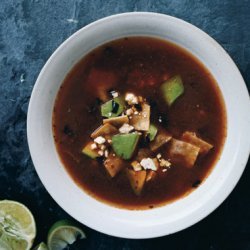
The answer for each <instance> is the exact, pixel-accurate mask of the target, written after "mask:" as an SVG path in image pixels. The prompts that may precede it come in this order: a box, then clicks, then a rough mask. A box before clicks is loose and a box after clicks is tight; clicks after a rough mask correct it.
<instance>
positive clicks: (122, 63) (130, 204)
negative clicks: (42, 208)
mask: <svg viewBox="0 0 250 250" xmlns="http://www.w3.org/2000/svg"><path fill="white" fill-rule="evenodd" d="M239 96H240V98H239ZM249 114H250V112H249V96H248V93H247V90H246V87H245V84H244V81H243V79H242V77H241V75H240V73H239V71H238V69H237V68H236V66H235V65H234V63H233V62H232V60H231V59H230V57H229V56H228V55H227V54H226V52H225V51H224V50H223V49H222V48H221V47H220V46H219V45H218V44H217V43H216V42H215V41H214V40H213V39H211V38H210V37H209V36H208V35H206V34H205V33H204V32H202V31H201V30H199V29H197V28H196V27H194V26H192V25H190V24H188V23H186V22H184V21H181V20H179V19H176V18H173V17H169V16H166V15H161V14H155V13H125V14H120V15H115V16H111V17H108V18H105V19H102V20H100V21H97V22H95V23H93V24H90V25H88V26H86V27H84V28H83V29H81V30H80V31H78V32H76V33H75V34H74V35H73V36H71V37H70V38H69V39H68V40H66V41H65V42H64V43H63V44H62V45H61V46H60V47H59V48H58V49H57V50H56V52H55V53H54V54H53V55H52V56H51V58H50V59H49V60H48V62H47V63H46V65H45V66H44V68H43V70H42V71H41V73H40V75H39V77H38V79H37V82H36V85H35V87H34V90H33V93H32V97H31V100H30V105H29V111H28V121H27V123H28V141H29V148H30V152H31V156H32V160H33V162H34V165H35V168H36V170H37V173H38V175H39V177H40V179H41V180H42V182H43V183H44V185H45V187H46V188H47V190H48V192H49V193H50V194H51V196H52V197H53V198H54V199H55V200H56V202H57V203H58V204H59V205H60V206H61V207H62V208H63V209H65V211H67V212H68V213H69V214H70V215H72V216H73V217H74V218H75V219H77V220H78V221H80V222H82V223H84V224H86V225H87V226H90V227H92V228H94V229H96V230H98V231H101V232H104V233H107V234H110V235H114V236H119V237H126V238H151V237H157V236H162V235H166V234H170V233H174V232H176V231H179V230H182V229H184V228H186V227H188V226H190V225H192V224H194V223H196V222H197V221H199V220H201V219H202V218H204V217H205V216H207V215H208V214H209V213H210V212H212V211H213V210H214V209H215V208H216V207H217V206H218V205H219V204H221V202H222V201H223V200H224V199H225V198H226V197H227V196H228V195H229V193H230V192H231V191H232V189H233V188H234V186H235V185H236V183H237V181H238V180H239V178H240V176H241V174H242V172H243V170H244V167H245V164H246V161H247V158H248V155H249V148H250V139H249V138H248V137H247V136H245V134H246V131H247V128H248V127H249V125H250V122H249V119H250V118H249Z"/></svg>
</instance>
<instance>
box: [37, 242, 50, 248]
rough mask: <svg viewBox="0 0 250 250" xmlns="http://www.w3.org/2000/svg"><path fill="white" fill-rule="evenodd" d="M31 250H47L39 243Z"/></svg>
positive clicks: (44, 245)
mask: <svg viewBox="0 0 250 250" xmlns="http://www.w3.org/2000/svg"><path fill="white" fill-rule="evenodd" d="M33 250H48V247H47V246H46V244H45V243H44V242H41V243H40V244H39V245H38V246H36V247H35V248H34V249H33Z"/></svg>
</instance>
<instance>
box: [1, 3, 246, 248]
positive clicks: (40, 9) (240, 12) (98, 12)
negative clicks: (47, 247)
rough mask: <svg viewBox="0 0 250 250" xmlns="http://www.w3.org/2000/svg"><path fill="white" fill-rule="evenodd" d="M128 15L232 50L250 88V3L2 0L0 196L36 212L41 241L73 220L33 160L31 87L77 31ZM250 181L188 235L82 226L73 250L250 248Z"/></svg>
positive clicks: (37, 240) (240, 185) (241, 181)
mask: <svg viewBox="0 0 250 250" xmlns="http://www.w3.org/2000/svg"><path fill="white" fill-rule="evenodd" d="M128 11H153V12H160V13H165V14H169V15H172V16H176V17H179V18H182V19H184V20H186V21H188V22H190V23H192V24H194V25H196V26H198V27H199V28H201V29H203V30H204V31H205V32H207V33H208V34H209V35H211V36H212V37H213V38H215V39H216V40H217V41H218V42H219V43H220V44H221V45H222V46H223V47H224V48H225V49H226V50H227V51H228V53H229V54H230V55H231V56H232V58H233V59H234V60H235V62H236V64H237V65H238V67H239V69H240V71H241V72H242V75H243V77H244V78H245V81H246V82H247V84H248V88H249V87H250V85H249V84H250V42H249V41H250V30H249V27H250V14H249V13H250V1H249V0H241V1H237V0H231V1H230V0H224V1H222V0H192V1H191V0H168V1H164V0H140V1H136V0H124V1H118V0H107V1H102V0H95V1H90V0H58V1H56V0H23V1H22V0H1V1H0V199H14V200H18V201H21V202H23V203H25V204H26V205H27V206H28V207H29V208H30V209H31V210H32V212H33V213H34V216H35V218H36V222H37V228H38V233H37V238H36V243H38V242H40V241H41V240H46V234H47V231H48V229H49V227H50V226H51V224H52V223H53V222H54V221H56V220H58V219H61V218H69V216H68V215H67V214H66V213H65V212H64V211H63V210H62V209H61V208H60V207H59V206H58V205H57V204H56V203H55V202H54V201H53V200H52V198H51V197H50V195H49V194H48V193H47V191H46V190H45V188H44V187H43V185H42V183H41V182H40V180H39V178H38V176H37V174H36V172H35V169H34V167H33V164H32V161H31V158H30V154H29V150H28V146H27V138H26V115H27V106H28V102H29V98H30V95H31V91H32V88H33V85H34V83H35V80H36V78H37V76H38V74H39V71H40V70H41V68H42V67H43V65H44V64H45V62H46V60H47V59H48V58H49V56H50V55H51V54H52V53H53V51H54V50H55V49H56V48H57V47H58V46H59V45H60V44H61V43H62V42H63V41H64V40H65V39H66V38H68V37H69V36H70V35H71V34H72V33H74V32H75V31H76V30H78V29H79V28H81V27H83V26H85V25H87V24H89V23H90V22H92V21H95V20H97V19H99V18H102V17H105V16H109V15H111V14H115V13H121V12H128ZM235 84H237V83H235ZM246 136H250V134H248V135H246ZM249 180H250V166H249V164H248V167H247V168H246V171H245V173H244V175H243V177H242V178H241V180H240V182H239V184H238V185H237V187H236V188H235V190H234V191H233V192H232V194H231V195H230V197H229V198H228V199H227V200H226V201H225V202H224V203H223V204H222V205H221V206H220V207H219V208H218V209H217V210H216V211H215V212H213V213H212V214H211V215H209V216H208V217H207V218H205V219H204V220H203V221H201V222H199V223H198V224H196V225H194V226H192V227H191V228H188V229H186V230H184V231H182V232H179V233H176V234H174V235H170V236H166V237H161V238H156V239H150V240H126V239H119V238H115V237H110V236H107V235H104V234H101V233H99V232H96V231H94V230H92V229H90V228H87V227H85V226H82V227H83V229H84V230H85V232H86V234H87V236H88V238H87V240H84V241H79V242H77V244H75V245H73V246H71V247H70V249H88V250H112V249H121V250H132V249H135V250H148V249H170V250H171V249H187V250H189V249H190V250H191V249H192V250H196V249H197V250H200V249H205V250H206V249H211V250H215V249H216V250H217V249H218V250H219V249H239V250H242V249H244V250H245V249H250V199H249V197H250V188H249V183H250V181H249Z"/></svg>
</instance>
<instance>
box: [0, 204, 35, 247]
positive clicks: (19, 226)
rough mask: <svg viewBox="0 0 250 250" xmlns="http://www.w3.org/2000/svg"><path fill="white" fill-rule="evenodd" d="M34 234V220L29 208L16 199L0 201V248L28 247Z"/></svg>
mask: <svg viewBox="0 0 250 250" xmlns="http://www.w3.org/2000/svg"><path fill="white" fill-rule="evenodd" d="M35 236H36V225H35V220H34V217H33V215H32V214H31V212H30V211H29V209H28V208H27V207H25V206H24V205H23V204H21V203H19V202H16V201H9V200H2V201H0V249H5V250H12V249H18V250H26V249H30V248H31V246H32V243H33V241H34V238H35Z"/></svg>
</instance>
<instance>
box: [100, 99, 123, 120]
mask: <svg viewBox="0 0 250 250" xmlns="http://www.w3.org/2000/svg"><path fill="white" fill-rule="evenodd" d="M124 107H125V103H124V100H123V98H122V97H120V96H119V97H116V98H114V99H112V100H110V101H108V102H105V103H104V104H102V105H101V114H102V116H104V117H107V118H110V117H117V116H118V115H120V114H121V113H122V112H123V111H124Z"/></svg>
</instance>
